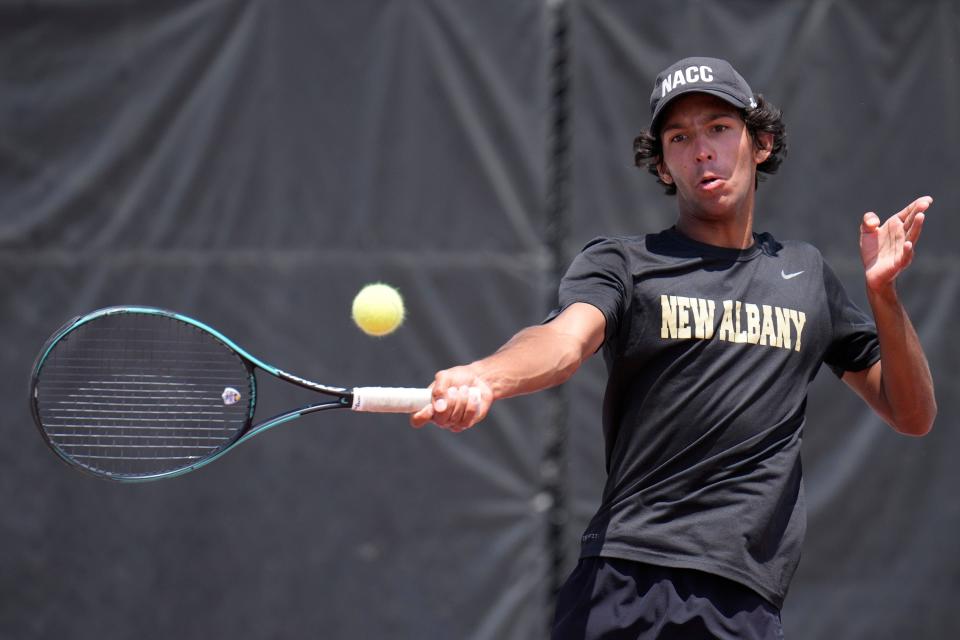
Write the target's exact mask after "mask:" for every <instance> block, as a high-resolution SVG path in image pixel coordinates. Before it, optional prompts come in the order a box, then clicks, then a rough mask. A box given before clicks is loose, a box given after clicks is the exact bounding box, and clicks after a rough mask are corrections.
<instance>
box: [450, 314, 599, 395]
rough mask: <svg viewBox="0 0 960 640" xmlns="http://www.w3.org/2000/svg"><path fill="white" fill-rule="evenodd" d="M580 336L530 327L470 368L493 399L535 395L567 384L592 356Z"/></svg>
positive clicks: (545, 327)
mask: <svg viewBox="0 0 960 640" xmlns="http://www.w3.org/2000/svg"><path fill="white" fill-rule="evenodd" d="M588 349H589V346H588V345H587V344H585V343H584V342H583V341H582V340H581V339H580V338H578V337H577V336H574V335H571V334H567V333H564V332H563V331H562V330H559V329H557V328H556V327H553V326H551V325H550V324H546V325H538V326H533V327H528V328H526V329H524V330H522V331H520V332H519V333H517V334H516V335H515V336H513V338H511V339H510V340H509V341H507V343H506V344H504V345H503V346H502V347H501V348H500V349H499V350H497V352H496V353H494V354H493V355H491V356H489V357H487V358H484V359H482V360H478V361H476V362H474V363H472V364H470V365H468V366H469V367H470V368H472V369H473V370H474V371H475V372H476V375H477V377H478V378H480V379H482V380H483V381H484V382H486V383H487V385H488V386H489V387H490V390H491V392H492V393H493V399H494V400H500V399H502V398H509V397H511V396H517V395H522V394H525V393H533V392H535V391H540V390H541V389H547V388H549V387H553V386H556V385H558V384H562V383H563V382H566V380H567V379H569V378H570V376H572V375H573V373H574V372H575V371H576V370H577V369H578V368H579V367H580V365H581V364H582V363H583V360H584V359H585V358H586V357H587V356H588V355H589V353H590V352H589V351H588Z"/></svg>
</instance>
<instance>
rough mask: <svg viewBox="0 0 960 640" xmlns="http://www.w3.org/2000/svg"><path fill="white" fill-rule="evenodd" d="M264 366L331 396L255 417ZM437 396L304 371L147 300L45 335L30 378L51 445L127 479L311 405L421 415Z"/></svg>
mask: <svg viewBox="0 0 960 640" xmlns="http://www.w3.org/2000/svg"><path fill="white" fill-rule="evenodd" d="M258 371H263V372H266V373H268V374H270V375H273V376H276V377H277V378H279V379H281V380H285V381H286V382H289V383H291V384H294V385H297V386H299V387H305V388H307V389H311V390H313V391H317V392H319V393H321V394H324V395H325V396H329V400H327V401H324V402H318V403H316V404H311V405H308V406H305V407H301V408H299V409H294V410H293V411H288V412H286V413H282V414H280V415H276V416H274V417H272V418H269V419H267V420H264V421H262V422H260V423H258V424H254V423H253V420H254V413H255V409H256V403H257V376H256V373H257V372H258ZM430 401H431V398H430V391H429V390H428V389H407V388H390V387H359V388H353V389H345V388H341V387H330V386H327V385H323V384H318V383H316V382H311V381H310V380H304V379H303V378H300V377H298V376H295V375H291V374H289V373H286V372H285V371H281V370H280V369H278V368H276V367H274V366H271V365H269V364H267V363H265V362H263V361H262V360H259V359H257V358H255V357H254V356H252V355H250V354H249V353H247V352H246V351H244V350H243V349H241V348H240V347H239V346H237V345H236V344H235V343H233V342H232V341H230V340H229V339H228V338H226V337H225V336H223V334H221V333H219V332H217V331H216V330H214V329H211V328H210V327H208V326H206V325H205V324H203V323H201V322H198V321H197V320H193V319H191V318H188V317H186V316H183V315H180V314H178V313H173V312H171V311H165V310H163V309H154V308H150V307H111V308H108V309H100V310H98V311H93V312H91V313H89V314H87V315H85V316H81V317H79V318H75V319H74V320H71V321H70V322H68V323H67V324H66V325H65V326H64V327H63V328H61V329H60V330H59V331H57V332H56V333H55V334H53V336H51V337H50V339H49V340H47V342H46V344H45V345H44V346H43V349H42V350H41V352H40V355H39V356H38V357H37V361H36V364H35V365H34V367H33V373H32V376H31V381H30V406H31V410H32V412H33V417H34V420H35V422H36V424H37V427H39V429H40V433H41V434H42V435H43V438H44V440H45V441H46V443H47V444H48V445H49V446H50V448H51V449H53V451H54V452H56V453H57V455H59V456H60V457H61V458H62V459H63V460H65V461H66V462H68V463H70V464H71V465H73V466H74V467H76V468H78V469H80V470H81V471H85V472H87V473H90V474H93V475H95V476H97V477H100V478H107V479H110V480H117V481H122V482H136V481H145V480H159V479H162V478H172V477H175V476H179V475H182V474H184V473H187V472H190V471H194V470H195V469H199V468H200V467H202V466H204V465H206V464H209V463H210V462H213V461H214V460H216V459H217V458H219V457H220V456H222V455H223V454H225V453H227V452H228V451H230V450H231V449H232V448H234V447H236V446H237V445H239V444H240V443H242V442H245V441H247V440H249V439H250V438H252V437H253V436H255V435H257V434H259V433H262V432H264V431H266V430H267V429H270V428H272V427H275V426H277V425H280V424H283V423H284V422H288V421H290V420H293V419H294V418H299V417H300V416H304V415H307V414H309V413H316V412H318V411H326V410H329V409H345V408H349V409H353V410H354V411H372V412H381V413H414V412H416V411H419V410H420V409H421V408H422V407H425V406H426V405H428V404H429V403H430Z"/></svg>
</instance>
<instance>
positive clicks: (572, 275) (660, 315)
mask: <svg viewBox="0 0 960 640" xmlns="http://www.w3.org/2000/svg"><path fill="white" fill-rule="evenodd" d="M559 302H560V305H559V307H558V308H557V309H556V310H555V311H554V312H553V313H552V314H551V315H550V316H549V317H548V319H547V321H549V320H550V319H552V318H553V317H555V316H556V315H557V314H558V313H560V311H562V310H563V309H565V308H566V307H568V306H569V305H571V304H573V303H575V302H585V303H589V304H591V305H593V306H595V307H596V308H598V309H599V310H600V311H601V312H603V315H604V317H605V318H606V337H605V340H604V343H603V356H604V360H605V362H606V365H607V371H608V374H609V378H608V381H607V387H606V392H605V394H604V401H603V432H604V437H605V445H606V467H607V474H608V475H607V482H606V486H605V488H604V491H603V500H602V504H601V506H600V508H599V510H598V511H597V513H596V515H595V516H594V517H593V519H592V521H591V522H590V525H589V526H588V527H587V530H586V532H585V533H584V535H583V538H582V551H581V555H583V556H594V555H603V556H612V557H618V558H626V559H632V560H637V561H641V562H648V563H652V564H657V565H665V566H672V567H681V568H690V569H698V570H701V571H707V572H710V573H713V574H717V575H721V576H724V577H727V578H729V579H732V580H735V581H737V582H740V583H742V584H745V585H747V586H748V587H750V588H752V589H754V590H755V591H757V592H758V593H760V594H761V595H762V596H764V597H765V598H766V599H768V600H770V601H771V602H772V603H773V604H775V605H776V606H778V607H780V606H782V604H783V599H784V596H785V595H786V591H787V587H788V585H789V582H790V579H791V577H792V576H793V573H794V571H795V569H796V566H797V563H798V562H799V558H800V546H801V543H802V540H803V536H804V531H805V528H806V511H805V504H804V496H803V484H802V479H801V464H800V443H801V436H802V430H803V425H804V408H805V405H806V398H807V386H808V384H809V383H810V381H811V380H813V378H814V376H815V375H816V373H817V371H818V369H819V368H820V365H821V363H824V362H825V363H826V364H827V365H829V366H830V367H831V368H832V369H833V370H834V372H835V373H836V374H837V375H843V372H844V371H859V370H862V369H865V368H867V367H869V366H870V365H871V364H873V363H874V362H876V361H877V360H878V359H879V357H880V350H879V343H878V341H877V335H876V328H875V325H874V323H873V321H872V320H871V319H870V317H869V316H867V315H865V314H864V313H863V312H862V311H860V310H859V309H858V308H857V307H856V306H855V305H854V304H853V303H852V302H851V301H850V299H849V298H848V297H847V294H846V293H845V292H844V290H843V287H842V286H841V285H840V283H839V281H838V280H837V278H836V276H835V275H834V274H833V272H832V271H831V270H830V268H829V267H828V266H827V265H826V263H825V262H824V261H823V257H822V256H821V255H820V252H819V251H818V250H817V249H816V248H814V247H813V246H811V245H809V244H805V243H801V242H784V243H780V242H777V241H776V240H774V238H773V237H772V236H770V235H769V234H754V244H753V246H751V247H750V248H748V249H746V250H743V251H740V250H736V249H726V248H720V247H713V246H709V245H705V244H702V243H699V242H696V241H694V240H691V239H690V238H687V237H686V236H684V235H682V234H681V233H680V232H678V231H677V230H675V229H669V230H666V231H663V232H661V233H657V234H649V235H642V236H635V237H621V238H601V239H598V240H594V241H593V242H591V243H590V244H588V245H587V247H586V248H585V249H584V250H583V252H582V253H580V254H579V255H578V256H577V257H576V259H575V260H574V261H573V263H572V264H571V266H570V268H569V270H568V271H567V274H566V275H565V276H564V278H563V281H562V282H561V284H560V300H559Z"/></svg>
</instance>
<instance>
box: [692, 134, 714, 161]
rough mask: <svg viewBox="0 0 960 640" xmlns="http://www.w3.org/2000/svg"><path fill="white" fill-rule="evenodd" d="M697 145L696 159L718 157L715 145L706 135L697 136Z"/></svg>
mask: <svg viewBox="0 0 960 640" xmlns="http://www.w3.org/2000/svg"><path fill="white" fill-rule="evenodd" d="M696 145H697V146H696V148H695V151H696V155H695V156H694V159H695V160H696V161H697V162H706V161H708V160H713V159H714V158H715V157H716V155H715V151H714V149H713V146H711V144H710V141H709V140H707V139H706V137H705V136H697V142H696Z"/></svg>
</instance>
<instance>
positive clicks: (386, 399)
mask: <svg viewBox="0 0 960 640" xmlns="http://www.w3.org/2000/svg"><path fill="white" fill-rule="evenodd" d="M432 401H433V398H432V397H431V393H430V389H409V388H405V387H356V388H354V390H353V404H352V406H351V407H350V408H351V409H353V410H354V411H368V412H373V413H416V412H417V411H420V409H423V408H424V407H425V406H427V405H428V404H430V403H431V402H432Z"/></svg>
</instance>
